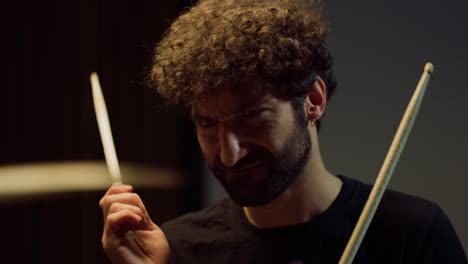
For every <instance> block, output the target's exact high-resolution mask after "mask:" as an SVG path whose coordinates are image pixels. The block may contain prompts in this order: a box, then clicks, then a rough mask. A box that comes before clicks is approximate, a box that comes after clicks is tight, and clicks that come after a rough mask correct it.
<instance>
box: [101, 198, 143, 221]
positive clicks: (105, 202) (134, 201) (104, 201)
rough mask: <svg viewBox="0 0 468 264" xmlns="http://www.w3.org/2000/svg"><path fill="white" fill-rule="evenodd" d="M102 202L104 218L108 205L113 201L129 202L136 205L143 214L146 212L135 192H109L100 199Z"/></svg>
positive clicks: (107, 211)
mask: <svg viewBox="0 0 468 264" xmlns="http://www.w3.org/2000/svg"><path fill="white" fill-rule="evenodd" d="M101 201H102V202H101V203H102V207H101V209H102V211H103V214H104V218H105V217H106V216H107V215H108V214H109V207H110V206H111V205H112V204H113V203H122V204H129V205H133V206H136V207H139V208H140V209H141V210H142V211H143V213H144V214H146V208H145V205H144V204H143V201H142V200H141V198H140V196H139V195H138V194H136V193H119V194H111V195H108V196H105V197H103V198H102V200H101Z"/></svg>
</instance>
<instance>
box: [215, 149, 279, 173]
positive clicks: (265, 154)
mask: <svg viewBox="0 0 468 264" xmlns="http://www.w3.org/2000/svg"><path fill="white" fill-rule="evenodd" d="M273 159H274V157H273V155H272V154H271V153H270V152H269V151H267V150H266V149H263V148H259V147H256V148H251V149H250V152H249V153H248V154H247V155H246V156H245V157H243V158H241V159H240V160H238V161H237V162H236V164H235V165H234V166H232V167H227V166H225V165H224V164H223V162H222V161H221V157H220V156H219V155H218V156H217V157H216V160H215V163H214V166H213V169H214V170H215V171H219V172H221V171H224V170H225V169H237V168H240V167H243V166H244V165H247V164H250V163H253V162H256V161H258V160H273Z"/></svg>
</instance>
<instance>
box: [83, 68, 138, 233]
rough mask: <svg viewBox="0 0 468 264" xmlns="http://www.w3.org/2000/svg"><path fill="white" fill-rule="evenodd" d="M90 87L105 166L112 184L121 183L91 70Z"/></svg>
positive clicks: (110, 137)
mask: <svg viewBox="0 0 468 264" xmlns="http://www.w3.org/2000/svg"><path fill="white" fill-rule="evenodd" d="M90 80H91V87H92V89H93V101H94V110H95V111H96V119H97V123H98V127H99V133H100V135H101V141H102V146H103V148H104V156H105V158H106V164H107V168H108V170H109V173H110V175H111V178H112V185H119V184H122V177H121V176H120V167H119V161H118V159H117V153H116V151H115V146H114V140H113V138H112V131H111V128H110V123H109V116H108V114H107V108H106V102H105V101H104V96H103V95H102V90H101V84H100V83H99V77H98V75H97V73H95V72H93V73H91V76H90ZM125 238H127V239H133V238H135V233H134V232H133V231H131V230H130V231H127V232H126V233H125Z"/></svg>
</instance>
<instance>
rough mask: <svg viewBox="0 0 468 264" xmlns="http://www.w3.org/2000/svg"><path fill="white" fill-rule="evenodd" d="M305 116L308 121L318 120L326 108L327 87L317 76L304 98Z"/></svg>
mask: <svg viewBox="0 0 468 264" xmlns="http://www.w3.org/2000/svg"><path fill="white" fill-rule="evenodd" d="M305 104H306V114H307V118H308V119H309V120H315V121H316V120H319V119H320V118H321V117H322V115H323V113H324V112H325V108H326V107H327V86H326V85H325V82H324V81H323V80H322V78H320V77H319V76H317V77H316V78H315V81H314V83H313V84H312V87H311V88H310V91H309V94H308V95H307V97H306V102H305Z"/></svg>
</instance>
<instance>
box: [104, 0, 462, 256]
mask: <svg viewBox="0 0 468 264" xmlns="http://www.w3.org/2000/svg"><path fill="white" fill-rule="evenodd" d="M327 30H328V29H327V25H326V22H325V20H324V17H323V14H322V11H321V7H320V5H318V4H316V3H313V2H310V1H307V0H257V1H253V0H201V1H200V2H199V3H198V4H196V5H195V6H194V7H192V8H191V9H190V10H189V11H188V12H186V13H184V14H182V15H181V16H180V17H179V18H178V19H177V20H176V21H175V22H174V23H173V24H172V26H171V28H170V29H169V31H168V32H167V33H166V35H165V36H164V38H163V40H162V41H161V42H160V43H159V44H158V45H157V47H156V51H155V56H154V61H153V68H152V72H151V80H152V82H153V84H154V86H155V87H156V88H157V90H158V92H159V93H160V94H161V95H162V96H163V97H164V98H165V99H167V100H168V101H169V102H171V103H173V104H177V105H180V106H181V107H184V108H186V109H187V110H188V111H189V112H190V113H191V117H192V119H193V122H194V124H195V127H196V134H197V137H198V141H199V144H200V147H201V150H202V152H203V154H204V156H205V159H206V161H207V164H208V166H209V167H210V169H211V170H212V172H213V173H214V175H215V176H216V178H217V179H218V180H219V181H220V182H221V183H222V184H223V186H224V188H225V189H226V191H227V192H228V194H229V196H230V199H226V200H223V201H221V202H219V203H218V204H216V205H214V206H213V207H211V208H208V209H205V210H202V211H200V212H195V213H191V214H188V215H185V216H182V217H179V218H177V219H175V220H172V221H170V222H168V223H166V224H165V225H164V226H162V228H159V227H158V226H156V225H155V224H154V223H153V222H152V221H151V219H150V218H149V216H148V214H147V212H146V209H145V207H144V204H143V202H142V201H141V199H140V198H139V197H138V195H137V194H135V193H133V192H132V188H131V186H127V185H121V186H113V187H111V188H110V189H109V190H108V192H107V193H106V195H105V196H104V197H103V199H102V200H101V203H100V204H101V207H102V210H103V213H104V216H105V219H106V221H105V228H104V234H103V240H102V241H103V246H104V248H105V251H106V253H107V255H108V256H109V258H110V259H111V260H112V261H113V262H114V263H170V262H171V261H172V262H174V263H338V260H339V258H340V256H341V253H342V252H343V249H344V247H345V244H346V242H347V241H348V239H349V237H350V234H351V232H352V230H353V227H354V226H355V224H356V221H357V219H358V217H359V214H360V212H361V210H362V207H363V205H364V203H365V201H366V200H367V196H368V194H369V191H370V186H368V185H365V184H363V183H361V182H358V181H356V180H353V179H350V178H347V177H345V176H336V175H333V174H332V173H330V172H329V171H328V170H327V169H326V168H325V166H324V164H323V162H322V159H321V155H320V150H319V141H318V131H319V129H320V124H321V123H320V119H321V118H322V116H323V114H324V112H325V109H326V106H327V100H328V99H329V98H330V96H331V95H332V94H333V92H334V89H335V87H336V82H335V80H334V77H333V73H332V60H331V56H330V53H329V51H328V48H327V46H326V43H325V38H326V35H327ZM127 230H134V232H135V234H136V238H135V239H133V240H127V239H125V238H124V235H123V234H124V233H125V231H127ZM355 263H466V257H464V253H463V250H462V249H461V245H460V242H459V241H458V238H457V236H456V234H455V232H454V230H453V228H452V226H451V224H450V222H449V220H448V219H447V217H446V216H445V214H444V213H443V212H442V210H441V209H440V208H439V207H438V206H437V205H435V204H433V203H431V202H429V201H426V200H423V199H420V198H416V197H413V196H409V195H404V194H401V193H398V192H394V191H388V192H387V193H386V194H385V196H384V198H383V200H382V203H381V207H380V208H379V210H378V211H377V214H376V216H375V218H374V221H373V223H372V224H371V226H370V228H369V231H368V234H367V236H366V238H365V239H364V241H363V243H362V247H361V249H360V251H359V252H358V254H357V256H356V262H355Z"/></svg>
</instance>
